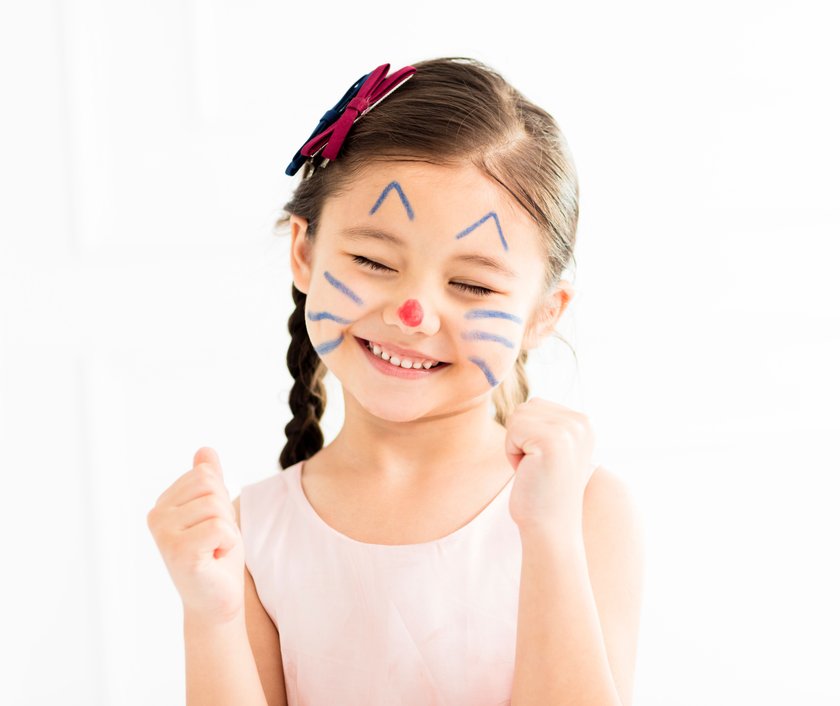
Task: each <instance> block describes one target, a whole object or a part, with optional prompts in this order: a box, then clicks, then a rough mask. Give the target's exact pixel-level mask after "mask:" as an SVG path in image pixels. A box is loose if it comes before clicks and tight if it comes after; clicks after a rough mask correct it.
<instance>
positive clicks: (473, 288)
mask: <svg viewBox="0 0 840 706" xmlns="http://www.w3.org/2000/svg"><path fill="white" fill-rule="evenodd" d="M353 260H354V261H355V262H358V263H359V264H360V265H362V266H363V267H367V268H369V269H371V270H385V271H387V272H395V270H392V269H391V268H390V267H385V265H382V264H380V263H378V262H375V261H374V260H368V259H367V258H366V257H362V256H361V255H353ZM451 284H452V285H453V286H455V287H458V288H459V289H460V290H462V291H464V292H470V293H471V294H475V295H476V296H479V297H486V296H488V295H489V294H493V290H492V289H487V288H486V287H479V286H477V285H474V284H466V283H464V282H451Z"/></svg>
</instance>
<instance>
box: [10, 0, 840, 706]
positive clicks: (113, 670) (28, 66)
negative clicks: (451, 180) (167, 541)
mask: <svg viewBox="0 0 840 706" xmlns="http://www.w3.org/2000/svg"><path fill="white" fill-rule="evenodd" d="M305 4H306V5H307V6H309V5H310V3H305ZM830 6H831V4H830V3H823V4H818V3H816V2H802V1H801V0H799V1H797V2H793V1H792V0H791V1H789V2H772V1H770V2H766V1H765V2H746V1H744V0H739V1H736V2H732V1H728V2H703V3H694V4H687V3H675V2H665V1H662V2H650V1H642V2H622V1H619V0H616V1H615V2H610V3H605V2H577V3H560V4H556V5H552V6H551V7H552V9H551V10H550V14H546V13H547V12H548V10H547V9H546V8H547V7H549V6H548V5H545V6H543V5H539V6H538V5H537V4H535V3H532V2H527V1H518V2H515V3H509V4H497V5H493V4H488V3H476V4H472V5H466V4H464V5H462V4H458V3H454V2H438V1H433V2H423V3H404V4H398V3H384V2H382V3H372V2H356V3H342V4H341V5H339V6H335V7H332V6H328V5H320V6H319V7H318V8H312V9H308V10H307V9H305V8H304V3H303V2H298V3H295V6H294V7H293V6H292V3H289V2H285V1H284V2H280V1H279V0H278V1H277V2H243V1H241V0H240V1H238V2H218V1H216V2H212V1H210V0H206V1H205V0H202V1H200V0H194V1H192V2H185V1H182V2H175V1H172V0H169V1H167V2H161V1H160V0H154V1H146V2H135V3H120V2H105V1H104V0H80V1H79V2H71V1H70V0H64V1H61V0H54V1H53V2H46V1H44V0H41V1H36V0H29V1H28V2H24V1H23V0H19V1H18V2H9V1H8V0H5V1H4V2H3V3H2V6H0V7H2V10H0V79H2V82H1V83H0V86H2V95H3V98H2V103H3V106H4V107H3V108H2V111H0V127H2V130H0V180H2V181H0V187H2V190H0V194H2V204H3V205H2V208H0V227H1V228H0V233H1V235H0V317H1V318H0V343H1V344H2V348H0V469H2V483H3V489H4V491H5V496H6V502H5V503H4V508H3V510H4V511H3V513H2V515H0V516H1V517H2V520H0V530H2V535H0V538H2V546H3V555H2V567H3V568H2V570H3V579H2V582H0V591H2V596H0V598H2V600H0V610H2V617H1V618H0V625H2V628H0V635H2V637H0V646H1V649H2V652H0V670H2V671H3V674H2V678H0V702H2V703H4V704H15V705H18V704H20V705H24V704H52V703H61V704H64V705H65V706H69V705H71V704H72V705H76V704H78V705H84V706H100V705H103V706H104V705H108V706H112V705H113V706H140V705H141V704H142V705H146V704H156V705H168V704H178V703H183V699H184V696H183V688H184V684H183V680H184V676H183V641H182V626H181V612H180V600H179V597H178V595H177V592H176V591H175V589H174V586H173V585H172V583H171V581H170V579H169V576H168V574H167V572H166V569H165V566H164V564H163V562H162V560H161V558H160V555H159V553H158V551H157V547H156V546H155V544H154V542H153V539H152V537H151V534H150V533H149V531H148V529H147V527H146V513H147V512H148V510H149V509H150V508H151V507H152V506H153V505H154V503H155V500H156V498H157V497H158V495H160V493H162V492H163V490H164V489H165V488H166V487H167V486H168V485H169V484H170V483H171V482H172V481H174V480H175V478H177V477H178V476H179V475H181V474H182V473H184V472H185V471H186V470H188V469H189V468H190V467H191V465H192V455H193V453H194V452H195V451H196V450H197V449H198V448H199V447H200V446H202V445H209V446H212V447H214V448H215V449H216V450H217V451H218V452H219V454H220V457H221V459H222V464H223V467H224V472H225V480H226V484H227V487H228V489H229V491H230V493H231V497H235V495H237V494H238V493H239V489H240V487H241V486H242V485H243V484H245V483H251V482H254V481H256V480H259V479H262V478H265V477H267V476H268V475H270V474H272V473H274V472H276V459H277V457H278V455H279V452H280V450H281V448H282V446H283V443H284V440H285V439H284V434H283V427H284V425H285V424H286V422H287V421H288V420H289V415H290V413H289V411H288V407H287V395H288V391H289V388H290V386H291V379H290V377H289V374H288V371H287V369H286V366H285V355H286V348H287V345H288V334H287V331H286V321H287V318H288V315H289V313H290V311H291V295H290V288H291V279H290V275H289V268H288V238H287V237H282V236H276V235H272V232H271V228H272V224H273V222H274V220H275V218H276V217H277V216H279V215H280V210H281V208H282V204H283V203H285V201H286V199H287V197H288V195H289V193H290V189H291V186H292V185H293V182H294V180H293V179H290V178H288V177H286V176H285V175H284V169H285V167H286V165H287V163H288V162H289V160H290V158H291V156H292V154H293V153H294V151H295V150H296V149H297V148H298V147H299V146H300V145H301V144H302V143H303V142H304V141H305V139H306V138H307V137H308V136H309V133H310V132H311V130H312V129H313V128H314V126H315V124H316V123H317V120H318V118H320V116H321V115H322V113H323V112H324V111H325V110H326V109H327V108H328V107H330V106H331V105H333V104H334V103H335V102H336V101H337V100H338V98H339V97H340V96H341V95H342V94H343V92H344V91H345V90H346V88H347V87H348V86H349V85H350V84H351V83H353V82H354V81H355V80H356V79H357V78H358V77H359V76H361V75H363V74H364V73H367V72H368V71H371V70H372V69H373V68H374V67H376V66H377V65H379V64H381V63H386V62H388V63H390V64H391V65H392V68H399V67H401V66H404V65H406V64H410V63H412V62H414V61H419V60H421V59H426V58H432V57H435V56H446V55H464V56H473V57H476V58H479V59H481V60H484V61H486V62H487V63H489V64H490V65H491V66H493V67H495V68H497V69H498V70H500V71H501V72H502V73H503V74H504V75H505V76H506V77H507V78H508V79H509V80H510V81H511V82H512V83H513V84H514V85H515V86H517V87H518V88H519V89H520V90H521V91H522V92H523V93H524V94H525V95H526V96H528V97H529V98H531V99H532V100H534V101H536V102H537V103H538V104H540V105H542V106H544V107H545V108H547V109H548V110H549V111H551V112H552V113H553V114H554V115H555V116H556V117H557V120H558V122H559V124H560V125H561V127H562V129H563V131H564V133H565V135H566V137H567V138H568V140H569V143H570V145H571V149H572V152H573V154H574V158H575V161H576V164H577V167H578V171H579V176H580V183H581V219H580V227H579V231H578V246H577V250H576V257H577V262H578V269H577V272H576V274H575V276H574V282H575V285H576V287H577V291H578V295H577V298H576V299H575V300H574V302H573V305H572V307H571V309H570V311H569V312H568V314H567V315H566V316H565V317H564V319H563V321H562V324H561V326H560V332H561V333H562V334H563V335H564V337H565V338H566V339H567V340H568V341H569V342H570V343H571V345H572V346H573V347H574V350H575V352H576V354H577V357H578V365H577V367H576V366H575V361H574V357H573V356H572V355H571V353H570V351H569V348H568V347H566V346H564V345H563V344H562V343H560V342H557V341H549V342H548V343H546V344H545V347H544V348H543V349H541V350H540V352H539V353H538V354H537V355H536V356H535V357H533V358H532V361H531V362H530V363H529V366H530V368H529V370H530V377H531V383H532V394H533V395H536V396H540V397H544V398H547V399H551V400H554V401H556V402H559V403H561V404H565V405H568V406H572V407H575V408H578V409H580V410H581V411H583V412H585V413H586V414H588V415H589V416H590V418H591V419H592V421H593V425H594V428H595V432H596V435H597V447H596V457H597V459H598V460H599V461H600V462H601V463H603V464H604V465H605V466H606V467H608V468H610V469H611V470H613V471H614V472H616V473H618V474H620V475H621V476H622V477H624V478H625V479H626V480H627V482H628V483H630V485H631V486H632V489H633V492H634V494H635V497H636V499H637V501H638V503H639V505H640V506H641V508H642V511H643V514H644V520H645V531H646V542H647V545H646V546H647V553H648V562H647V573H646V587H645V602H644V608H643V616H642V633H641V637H640V646H639V658H638V666H637V678H636V692H635V701H634V704H639V705H643V704H647V705H650V706H673V705H675V704H679V705H683V704H684V705H691V706H695V705H696V706H701V705H702V706H708V705H710V704H714V705H716V706H719V705H724V704H725V705H730V704H731V705H733V706H734V705H736V704H737V705H738V706H740V705H742V704H746V703H749V704H759V703H760V704H765V705H766V704H789V703H802V704H804V703H807V704H809V705H810V706H822V705H827V704H840V686H838V683H837V680H836V674H837V668H838V664H840V649H839V648H838V634H840V615H839V612H838V608H837V598H836V596H837V595H838V594H840V580H838V570H837V563H838V562H837V554H838V552H837V545H838V538H839V537H840V521H838V512H837V504H838V503H837V500H838V494H837V489H838V484H837V482H836V478H837V474H838V472H840V463H838V456H837V447H836V444H837V440H838V438H840V434H838V432H840V413H838V408H837V399H838V392H840V385H838V374H837V372H836V367H835V365H836V361H837V360H838V359H840V326H838V324H840V316H839V315H838V313H837V311H836V309H835V306H836V305H837V302H838V300H840V297H838V286H837V284H836V279H835V277H836V274H835V273H836V271H837V257H838V247H837V238H838V235H840V228H838V225H840V208H839V207H838V185H840V184H839V183H838V182H839V181H840V180H839V179H838V161H839V160H838V158H840V139H839V138H838V131H837V126H838V125H840V110H839V109H838V107H839V106H838V89H837V81H838V65H840V51H838V40H837V37H838V23H837V21H836V20H835V19H834V18H833V17H832V16H831V15H830V12H829V8H830ZM328 380H329V381H330V384H331V387H330V395H331V402H330V405H329V406H328V409H327V415H326V418H325V421H324V428H325V434H326V436H327V438H328V440H329V439H331V438H332V436H333V435H334V434H335V432H336V431H337V428H338V426H337V425H338V424H339V422H340V419H341V414H342V407H341V399H340V395H339V394H338V391H337V390H336V388H335V381H334V379H332V378H328Z"/></svg>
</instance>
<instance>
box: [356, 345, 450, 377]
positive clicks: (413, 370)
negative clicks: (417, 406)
mask: <svg viewBox="0 0 840 706" xmlns="http://www.w3.org/2000/svg"><path fill="white" fill-rule="evenodd" d="M353 338H355V339H356V341H357V342H358V344H359V346H360V347H361V348H362V350H364V352H365V354H366V356H367V357H368V359H369V360H370V361H371V363H373V365H374V366H375V367H376V368H377V369H379V370H380V371H381V372H384V373H387V374H390V375H396V376H397V377H404V378H417V377H426V376H428V375H431V374H434V373H436V372H438V371H440V370H442V369H443V368H448V367H449V366H450V365H451V363H444V362H442V361H441V362H437V363H435V364H434V365H431V366H429V367H428V368H427V367H425V365H423V364H422V363H412V364H411V365H406V363H407V362H408V361H402V360H400V359H399V358H398V357H395V358H383V357H382V355H381V354H379V355H377V354H376V353H374V352H373V348H372V346H373V344H372V343H371V342H370V341H368V340H366V339H364V338H359V337H358V336H354V337H353ZM386 355H387V354H386ZM394 360H397V361H399V364H397V363H395V362H394Z"/></svg>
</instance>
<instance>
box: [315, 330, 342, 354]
mask: <svg viewBox="0 0 840 706" xmlns="http://www.w3.org/2000/svg"><path fill="white" fill-rule="evenodd" d="M343 340H344V334H342V335H341V336H339V337H338V338H335V339H333V340H332V341H326V342H325V343H320V344H318V345H317V346H315V352H316V353H317V354H318V355H324V354H325V353H329V352H330V351H331V350H332V349H333V348H335V347H336V346H338V344H339V343H341V342H342V341H343Z"/></svg>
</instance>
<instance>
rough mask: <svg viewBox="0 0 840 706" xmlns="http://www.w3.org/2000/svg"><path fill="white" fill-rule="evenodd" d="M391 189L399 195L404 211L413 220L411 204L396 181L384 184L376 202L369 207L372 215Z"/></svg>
mask: <svg viewBox="0 0 840 706" xmlns="http://www.w3.org/2000/svg"><path fill="white" fill-rule="evenodd" d="M391 191H396V192H397V193H398V194H399V195H400V201H402V204H403V206H405V211H406V213H407V214H408V220H410V221H413V220H414V210H413V209H412V208H411V204H410V203H409V202H408V199H407V198H406V197H405V193H404V192H403V190H402V187H401V186H400V185H399V183H398V182H396V181H392V182H391V183H390V184H388V186H386V187H385V188H384V189H383V191H382V193H381V194H380V195H379V198H378V199H377V200H376V203H375V204H373V208H372V209H370V214H369V215H371V216H372V215H373V214H374V213H376V211H377V209H378V208H379V207H380V206H381V205H382V202H383V201H384V200H385V197H386V196H387V195H388V194H389V193H391Z"/></svg>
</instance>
